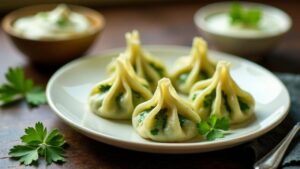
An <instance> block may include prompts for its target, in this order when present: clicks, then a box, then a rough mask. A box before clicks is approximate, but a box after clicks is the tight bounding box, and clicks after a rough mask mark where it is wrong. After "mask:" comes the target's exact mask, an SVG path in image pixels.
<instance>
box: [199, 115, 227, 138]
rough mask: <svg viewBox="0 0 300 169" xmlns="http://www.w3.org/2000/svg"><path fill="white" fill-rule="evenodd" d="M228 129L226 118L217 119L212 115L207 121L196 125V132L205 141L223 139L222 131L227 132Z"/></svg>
mask: <svg viewBox="0 0 300 169" xmlns="http://www.w3.org/2000/svg"><path fill="white" fill-rule="evenodd" d="M229 127H230V124H229V119H228V118H226V117H222V118H217V116H215V115H212V116H210V117H209V119H208V120H207V121H201V122H200V123H199V124H198V131H199V133H200V134H201V135H203V136H204V137H205V138H206V139H207V140H209V141H212V140H215V139H217V138H223V137H224V131H226V130H228V129H229Z"/></svg>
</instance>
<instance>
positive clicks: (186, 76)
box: [178, 73, 190, 84]
mask: <svg viewBox="0 0 300 169" xmlns="http://www.w3.org/2000/svg"><path fill="white" fill-rule="evenodd" d="M189 75H190V73H184V74H181V75H180V76H179V78H178V79H179V83H180V84H183V83H185V82H186V80H187V78H188V77H189Z"/></svg>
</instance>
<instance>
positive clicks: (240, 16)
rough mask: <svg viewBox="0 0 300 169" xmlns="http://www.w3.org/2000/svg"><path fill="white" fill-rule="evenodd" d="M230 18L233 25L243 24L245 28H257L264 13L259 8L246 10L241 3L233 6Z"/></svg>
mask: <svg viewBox="0 0 300 169" xmlns="http://www.w3.org/2000/svg"><path fill="white" fill-rule="evenodd" d="M229 16H230V19H231V24H232V25H235V24H241V25H243V26H245V27H254V28H255V27H257V26H258V24H259V22H260V20H261V18H262V11H261V9H259V8H250V9H245V8H243V7H242V6H241V4H239V3H233V4H232V5H231V8H230V11H229Z"/></svg>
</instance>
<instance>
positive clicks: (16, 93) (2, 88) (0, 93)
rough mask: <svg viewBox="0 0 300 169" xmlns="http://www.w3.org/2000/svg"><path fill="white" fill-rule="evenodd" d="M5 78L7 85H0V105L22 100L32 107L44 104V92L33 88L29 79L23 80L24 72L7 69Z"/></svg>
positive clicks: (36, 87)
mask: <svg viewBox="0 0 300 169" xmlns="http://www.w3.org/2000/svg"><path fill="white" fill-rule="evenodd" d="M5 77H6V79H7V83H5V84H2V85H0V104H1V105H5V104H9V103H11V102H14V101H16V100H19V99H23V98H25V100H26V101H27V103H28V104H30V105H33V106H38V105H40V104H44V103H46V101H47V100H46V96H45V93H44V90H43V89H42V88H40V87H39V86H34V84H33V81H32V80H31V79H25V75H24V71H23V70H22V69H21V68H19V67H16V68H9V69H8V71H7V73H6V74H5Z"/></svg>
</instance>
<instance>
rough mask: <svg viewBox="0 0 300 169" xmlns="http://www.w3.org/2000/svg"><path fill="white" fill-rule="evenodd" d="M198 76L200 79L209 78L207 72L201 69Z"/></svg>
mask: <svg viewBox="0 0 300 169" xmlns="http://www.w3.org/2000/svg"><path fill="white" fill-rule="evenodd" d="M200 78H201V79H202V80H205V79H208V78H209V75H208V73H207V72H204V71H201V72H200Z"/></svg>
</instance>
